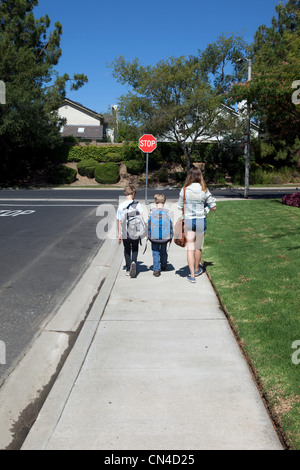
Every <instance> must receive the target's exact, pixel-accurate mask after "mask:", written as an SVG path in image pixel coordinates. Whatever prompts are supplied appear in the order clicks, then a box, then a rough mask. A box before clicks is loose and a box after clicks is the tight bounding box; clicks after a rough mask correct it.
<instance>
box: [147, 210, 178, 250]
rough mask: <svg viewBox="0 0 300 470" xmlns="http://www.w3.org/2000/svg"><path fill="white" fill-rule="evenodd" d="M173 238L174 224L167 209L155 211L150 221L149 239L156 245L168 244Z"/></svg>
mask: <svg viewBox="0 0 300 470" xmlns="http://www.w3.org/2000/svg"><path fill="white" fill-rule="evenodd" d="M172 238H173V224H172V220H171V217H170V215H169V212H168V211H167V210H166V209H154V210H153V212H151V214H150V217H149V219H148V239H149V240H150V241H151V242H154V243H168V242H169V241H171V240H172Z"/></svg>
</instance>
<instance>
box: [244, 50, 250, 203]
mask: <svg viewBox="0 0 300 470" xmlns="http://www.w3.org/2000/svg"><path fill="white" fill-rule="evenodd" d="M247 60H248V81H250V80H251V67H252V62H251V59H247ZM250 131H251V106H250V103H249V101H248V102H247V128H246V134H245V151H244V153H245V192H244V198H245V199H248V197H249V174H250Z"/></svg>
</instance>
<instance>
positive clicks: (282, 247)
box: [203, 200, 300, 450]
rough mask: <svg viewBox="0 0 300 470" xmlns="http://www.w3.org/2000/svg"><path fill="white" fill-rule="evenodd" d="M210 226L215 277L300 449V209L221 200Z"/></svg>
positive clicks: (210, 265) (272, 403) (291, 442)
mask: <svg viewBox="0 0 300 470" xmlns="http://www.w3.org/2000/svg"><path fill="white" fill-rule="evenodd" d="M207 226H208V229H207V233H206V239H205V246H204V250H203V260H204V262H205V264H206V267H207V272H208V274H209V275H210V277H211V279H212V282H213V285H214V287H215V289H216V291H217V292H218V294H219V297H220V300H221V302H222V305H223V307H224V309H225V311H226V312H227V313H228V315H229V318H230V320H231V323H232V325H233V327H234V329H235V331H236V334H237V336H238V338H239V340H240V343H241V346H242V348H243V350H244V352H245V354H246V355H247V356H248V358H249V361H250V364H251V367H252V369H253V371H254V374H255V376H256V379H257V380H258V383H259V385H260V387H261V389H262V393H263V395H264V397H265V398H266V400H267V403H268V405H269V408H270V410H271V414H272V417H273V420H274V422H275V424H276V426H277V428H278V429H280V430H281V431H282V432H283V433H284V436H285V440H286V443H287V445H288V447H289V448H291V449H297V450H300V363H299V364H297V362H300V361H299V360H300V346H299V345H300V315H299V314H300V312H299V305H300V298H299V287H300V286H299V280H300V277H299V267H300V211H299V208H297V207H291V206H286V205H283V204H281V201H280V200H245V201H226V202H219V203H217V211H216V212H211V213H210V214H209V215H208V218H207ZM297 340H298V341H299V345H298V346H297V347H296V349H293V347H292V345H293V343H294V342H295V341H297ZM297 351H299V353H297ZM293 354H294V356H293ZM295 358H296V359H298V361H297V360H296V361H295Z"/></svg>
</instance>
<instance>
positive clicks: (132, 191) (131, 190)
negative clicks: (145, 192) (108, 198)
mask: <svg viewBox="0 0 300 470" xmlns="http://www.w3.org/2000/svg"><path fill="white" fill-rule="evenodd" d="M135 193H136V189H135V187H134V186H133V185H132V184H130V185H128V186H125V188H124V194H125V196H133V195H134V194H135Z"/></svg>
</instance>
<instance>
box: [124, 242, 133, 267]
mask: <svg viewBox="0 0 300 470" xmlns="http://www.w3.org/2000/svg"><path fill="white" fill-rule="evenodd" d="M123 245H124V256H125V263H126V271H129V270H130V266H131V243H130V241H129V240H123Z"/></svg>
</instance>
